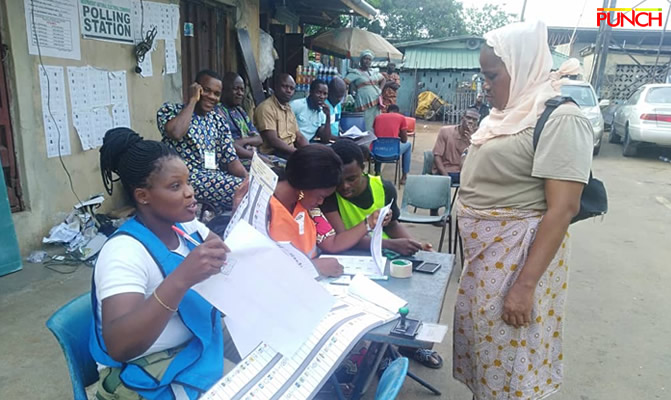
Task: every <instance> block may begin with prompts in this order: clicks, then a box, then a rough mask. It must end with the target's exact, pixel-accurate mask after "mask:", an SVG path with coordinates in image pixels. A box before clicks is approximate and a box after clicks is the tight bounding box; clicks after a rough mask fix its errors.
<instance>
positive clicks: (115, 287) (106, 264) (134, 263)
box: [94, 219, 210, 358]
mask: <svg viewBox="0 0 671 400" xmlns="http://www.w3.org/2000/svg"><path fill="white" fill-rule="evenodd" d="M182 226H183V227H184V231H186V233H188V234H192V233H194V232H196V231H198V233H200V236H201V237H202V238H203V239H205V238H206V237H207V235H209V233H210V230H209V229H208V228H207V227H206V226H205V225H204V224H203V223H201V222H200V221H198V220H197V219H194V220H193V221H191V222H185V223H183V224H182ZM172 251H173V252H175V253H177V254H180V255H182V256H184V257H186V255H187V254H189V248H188V247H187V246H186V242H185V240H184V239H183V238H181V237H180V238H179V247H178V248H177V249H174V250H172ZM94 280H95V284H96V297H97V299H98V307H97V311H96V312H97V313H98V318H99V320H100V321H102V301H103V300H104V299H106V298H108V297H111V296H114V295H117V294H121V293H142V294H144V297H145V298H148V297H150V296H151V295H152V293H153V292H154V290H155V289H156V288H157V287H158V285H160V284H161V282H163V274H161V270H160V269H159V267H158V265H156V262H154V259H153V258H152V256H151V255H150V254H149V252H148V251H147V249H146V248H145V247H144V245H142V243H140V242H139V241H137V240H135V239H134V238H132V237H130V236H128V235H118V236H115V237H113V238H112V239H110V240H108V241H107V243H105V245H104V246H103V248H102V250H101V251H100V255H99V256H98V261H97V262H96V267H95V271H94ZM192 336H193V334H192V333H191V331H189V329H188V328H187V327H186V326H185V325H184V323H183V322H182V320H181V318H180V317H179V316H178V315H177V313H174V314H173V316H172V317H171V318H170V320H169V321H168V324H167V325H166V326H165V329H163V332H161V335H160V336H159V337H158V338H157V339H156V341H155V342H154V343H153V344H152V345H151V347H149V349H147V351H145V352H144V353H143V354H141V355H139V356H138V357H137V358H140V357H143V356H145V355H147V354H152V353H156V352H159V351H163V350H167V349H171V348H173V347H177V346H179V345H181V344H182V343H184V342H186V341H187V340H189V339H191V337H192Z"/></svg>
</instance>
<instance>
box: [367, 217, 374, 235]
mask: <svg viewBox="0 0 671 400" xmlns="http://www.w3.org/2000/svg"><path fill="white" fill-rule="evenodd" d="M368 217H370V215H367V216H366V218H365V219H364V221H366V230H368V232H373V230H374V229H375V227H372V228H371V227H370V224H368Z"/></svg>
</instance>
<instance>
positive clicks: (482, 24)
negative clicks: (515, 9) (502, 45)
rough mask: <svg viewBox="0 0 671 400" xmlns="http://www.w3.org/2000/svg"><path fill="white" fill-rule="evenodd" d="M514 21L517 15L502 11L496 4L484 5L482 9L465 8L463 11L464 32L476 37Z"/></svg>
mask: <svg viewBox="0 0 671 400" xmlns="http://www.w3.org/2000/svg"><path fill="white" fill-rule="evenodd" d="M516 19H517V15H515V14H511V13H508V12H506V11H504V10H503V9H502V8H501V6H499V5H497V4H485V5H484V6H483V7H482V8H467V9H466V10H465V11H464V20H465V25H466V31H467V32H468V34H470V35H476V36H482V35H483V34H485V33H487V32H489V31H491V30H492V29H496V28H500V27H502V26H504V25H507V24H509V23H511V22H514V21H515V20H516Z"/></svg>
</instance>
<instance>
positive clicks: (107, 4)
mask: <svg viewBox="0 0 671 400" xmlns="http://www.w3.org/2000/svg"><path fill="white" fill-rule="evenodd" d="M131 12H132V11H131V0H79V17H80V18H79V22H80V24H81V31H82V36H84V37H85V38H87V39H100V40H108V41H112V42H119V43H127V44H133V24H132V23H131Z"/></svg>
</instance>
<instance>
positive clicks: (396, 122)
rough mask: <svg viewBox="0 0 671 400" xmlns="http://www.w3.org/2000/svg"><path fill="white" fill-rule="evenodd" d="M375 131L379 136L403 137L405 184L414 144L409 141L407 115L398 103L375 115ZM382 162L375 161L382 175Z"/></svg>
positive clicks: (402, 180)
mask: <svg viewBox="0 0 671 400" xmlns="http://www.w3.org/2000/svg"><path fill="white" fill-rule="evenodd" d="M373 132H374V133H375V136H377V137H378V138H384V137H388V138H400V139H401V166H402V168H403V176H402V177H401V185H404V184H405V181H406V179H407V178H408V172H410V162H411V157H412V144H411V143H410V142H408V125H407V122H406V120H405V116H404V115H402V114H401V113H400V109H399V108H398V106H397V105H396V104H390V105H389V107H387V112H386V113H384V114H380V115H378V116H377V117H375V121H374V122H373ZM380 167H381V165H380V163H377V162H376V163H375V174H376V175H380Z"/></svg>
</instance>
